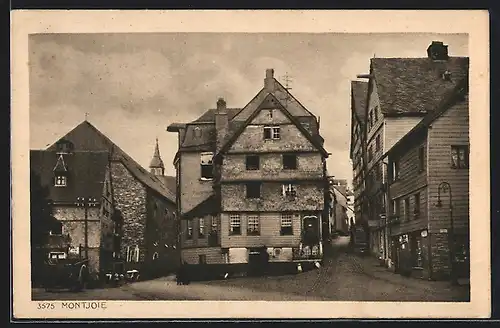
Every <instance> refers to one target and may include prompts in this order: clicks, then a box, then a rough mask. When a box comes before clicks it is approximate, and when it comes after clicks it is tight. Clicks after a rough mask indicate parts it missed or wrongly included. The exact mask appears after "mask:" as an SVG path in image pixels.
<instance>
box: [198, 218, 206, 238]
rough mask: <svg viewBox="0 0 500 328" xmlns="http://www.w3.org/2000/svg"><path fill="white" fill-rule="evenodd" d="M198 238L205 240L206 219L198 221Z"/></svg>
mask: <svg viewBox="0 0 500 328" xmlns="http://www.w3.org/2000/svg"><path fill="white" fill-rule="evenodd" d="M198 237H199V238H205V219H204V218H199V219H198Z"/></svg>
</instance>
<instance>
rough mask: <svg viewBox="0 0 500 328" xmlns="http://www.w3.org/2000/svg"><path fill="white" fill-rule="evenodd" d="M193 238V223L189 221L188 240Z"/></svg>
mask: <svg viewBox="0 0 500 328" xmlns="http://www.w3.org/2000/svg"><path fill="white" fill-rule="evenodd" d="M192 238H193V221H192V220H187V239H192Z"/></svg>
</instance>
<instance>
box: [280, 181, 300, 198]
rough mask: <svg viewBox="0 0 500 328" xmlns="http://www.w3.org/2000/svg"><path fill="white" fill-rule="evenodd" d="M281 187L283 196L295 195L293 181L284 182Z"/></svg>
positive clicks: (291, 196) (290, 196) (295, 189)
mask: <svg viewBox="0 0 500 328" xmlns="http://www.w3.org/2000/svg"><path fill="white" fill-rule="evenodd" d="M282 188H283V197H288V198H296V197H297V188H296V187H295V185H294V184H293V183H286V184H284V185H283V186H282Z"/></svg>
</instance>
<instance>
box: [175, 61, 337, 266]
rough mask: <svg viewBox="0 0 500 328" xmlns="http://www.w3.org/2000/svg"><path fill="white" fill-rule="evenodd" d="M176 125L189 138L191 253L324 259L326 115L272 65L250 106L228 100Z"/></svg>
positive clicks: (183, 182) (186, 177) (187, 231)
mask: <svg viewBox="0 0 500 328" xmlns="http://www.w3.org/2000/svg"><path fill="white" fill-rule="evenodd" d="M167 130H168V131H171V132H176V133H178V138H179V150H178V152H177V154H176V156H175V160H174V164H175V167H176V170H177V209H178V213H179V217H180V219H181V225H180V244H181V248H182V253H181V257H182V260H183V261H185V262H186V263H188V264H200V265H210V264H214V265H216V264H220V265H223V266H225V269H227V267H232V268H233V269H234V268H236V267H239V268H241V269H242V270H246V269H244V268H247V269H248V268H253V267H254V265H253V264H255V263H257V264H258V263H260V262H259V261H261V260H262V259H265V258H268V259H269V262H273V263H289V264H290V263H294V262H301V261H319V260H321V258H322V252H323V245H322V229H323V227H322V225H323V220H326V224H327V225H326V226H327V227H328V221H327V220H328V210H327V205H328V204H327V197H328V181H327V176H326V158H327V157H328V153H327V152H326V150H325V149H324V148H323V139H322V137H321V136H320V134H319V120H318V119H317V118H316V117H315V116H314V115H313V114H312V113H311V112H310V111H308V110H307V109H306V108H305V107H304V106H303V105H302V104H301V103H300V102H299V101H298V100H296V99H295V98H294V97H293V96H292V95H291V94H290V93H289V92H288V90H287V89H286V88H285V87H283V85H281V84H280V83H279V82H278V81H277V80H276V79H275V78H274V71H273V70H272V69H268V70H267V71H266V77H265V79H264V87H263V88H262V89H261V90H260V91H259V92H258V93H257V95H256V96H255V97H254V98H253V99H252V100H251V101H250V102H249V103H248V104H247V105H246V106H245V107H243V108H228V107H227V106H226V102H225V101H224V100H223V99H219V100H218V102H217V108H215V109H209V110H208V111H207V112H206V113H204V114H203V115H202V116H201V117H199V118H198V119H196V120H194V121H192V122H190V123H187V124H185V123H182V124H178V123H174V124H171V125H170V126H169V127H168V129H167ZM266 254H267V255H266ZM228 265H229V266H228ZM256 266H257V267H258V265H256ZM235 270H236V269H235Z"/></svg>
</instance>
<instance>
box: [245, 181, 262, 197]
mask: <svg viewBox="0 0 500 328" xmlns="http://www.w3.org/2000/svg"><path fill="white" fill-rule="evenodd" d="M246 190H247V195H246V196H247V198H260V182H248V183H247V184H246Z"/></svg>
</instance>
